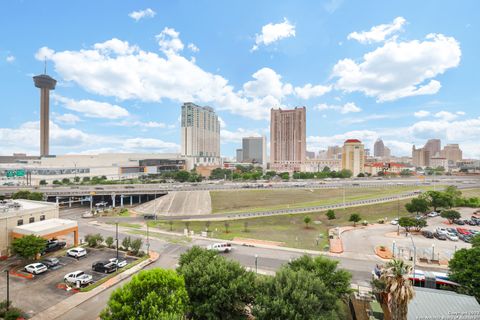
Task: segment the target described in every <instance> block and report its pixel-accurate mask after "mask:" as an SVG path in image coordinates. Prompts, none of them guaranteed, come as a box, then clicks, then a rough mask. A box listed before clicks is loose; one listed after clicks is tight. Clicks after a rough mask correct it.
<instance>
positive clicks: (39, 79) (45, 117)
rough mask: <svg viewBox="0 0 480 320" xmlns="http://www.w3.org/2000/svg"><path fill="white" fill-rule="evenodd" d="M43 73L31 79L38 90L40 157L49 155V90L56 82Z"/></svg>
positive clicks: (52, 88)
mask: <svg viewBox="0 0 480 320" xmlns="http://www.w3.org/2000/svg"><path fill="white" fill-rule="evenodd" d="M46 73H47V70H46V68H45V72H44V73H43V74H40V75H38V76H35V77H33V82H34V83H35V87H37V88H39V89H40V156H41V157H44V156H48V155H49V154H50V141H49V138H50V90H55V85H56V84H57V80H55V79H53V78H52V77H50V76H49V75H47V74H46Z"/></svg>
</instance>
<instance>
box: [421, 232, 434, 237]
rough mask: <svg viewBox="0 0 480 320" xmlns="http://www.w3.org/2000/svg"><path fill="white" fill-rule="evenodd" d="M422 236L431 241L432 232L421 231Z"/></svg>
mask: <svg viewBox="0 0 480 320" xmlns="http://www.w3.org/2000/svg"><path fill="white" fill-rule="evenodd" d="M422 235H423V236H424V237H425V238H428V239H433V232H432V231H428V230H423V231H422Z"/></svg>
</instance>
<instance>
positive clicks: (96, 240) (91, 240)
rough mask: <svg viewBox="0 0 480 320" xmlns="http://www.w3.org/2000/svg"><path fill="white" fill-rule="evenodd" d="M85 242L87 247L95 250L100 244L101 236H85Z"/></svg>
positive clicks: (98, 234)
mask: <svg viewBox="0 0 480 320" xmlns="http://www.w3.org/2000/svg"><path fill="white" fill-rule="evenodd" d="M85 242H86V243H87V244H88V246H89V247H92V248H95V247H98V246H99V245H101V244H102V242H103V236H102V235H101V234H100V233H97V234H87V235H86V236H85Z"/></svg>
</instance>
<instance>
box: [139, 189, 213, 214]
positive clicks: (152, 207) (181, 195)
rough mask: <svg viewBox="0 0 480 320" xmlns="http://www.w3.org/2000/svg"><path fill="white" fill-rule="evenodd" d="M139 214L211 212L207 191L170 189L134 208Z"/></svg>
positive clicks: (210, 202)
mask: <svg viewBox="0 0 480 320" xmlns="http://www.w3.org/2000/svg"><path fill="white" fill-rule="evenodd" d="M134 210H135V211H136V212H137V213H140V214H152V213H154V212H156V213H157V214H158V215H164V216H184V215H205V214H211V213H212V201H211V199H210V192H209V191H171V192H169V193H168V194H167V195H165V196H162V197H160V198H157V199H156V200H152V201H149V202H146V203H143V204H141V205H139V206H137V207H135V209H134Z"/></svg>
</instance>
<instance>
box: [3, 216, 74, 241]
mask: <svg viewBox="0 0 480 320" xmlns="http://www.w3.org/2000/svg"><path fill="white" fill-rule="evenodd" d="M72 232H73V242H74V245H78V224H77V221H74V220H67V219H59V218H53V219H48V220H43V221H38V222H34V223H29V224H25V225H21V226H18V227H15V228H13V229H12V238H13V239H16V238H21V237H24V236H28V235H32V234H33V235H36V236H38V237H42V238H45V239H47V240H49V239H55V238H57V237H59V236H64V235H67V234H69V233H72Z"/></svg>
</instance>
